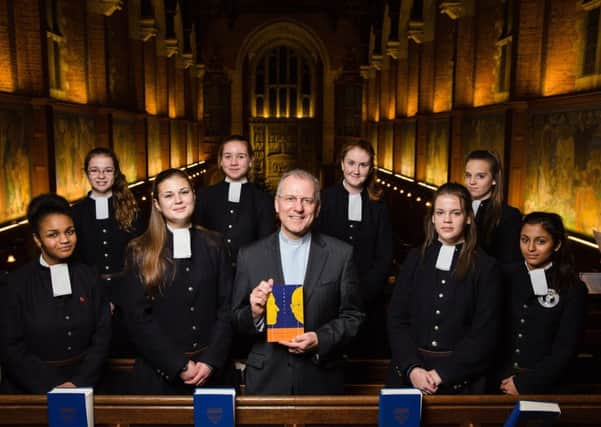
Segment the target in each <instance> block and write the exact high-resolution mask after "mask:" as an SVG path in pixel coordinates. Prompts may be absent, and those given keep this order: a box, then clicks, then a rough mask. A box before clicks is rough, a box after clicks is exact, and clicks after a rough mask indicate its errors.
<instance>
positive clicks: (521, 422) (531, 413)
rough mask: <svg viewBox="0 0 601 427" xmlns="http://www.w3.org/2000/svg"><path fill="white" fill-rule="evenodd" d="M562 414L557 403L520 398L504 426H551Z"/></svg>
mask: <svg viewBox="0 0 601 427" xmlns="http://www.w3.org/2000/svg"><path fill="white" fill-rule="evenodd" d="M560 414H561V410H560V409H559V405H558V404H557V403H554V402H536V401H533V400H519V401H518V402H517V403H516V404H515V406H514V408H513V411H511V414H509V417H508V418H507V421H505V425H504V426H503V427H519V426H528V427H544V426H551V425H553V424H554V423H555V422H556V421H557V420H558V419H559V415H560Z"/></svg>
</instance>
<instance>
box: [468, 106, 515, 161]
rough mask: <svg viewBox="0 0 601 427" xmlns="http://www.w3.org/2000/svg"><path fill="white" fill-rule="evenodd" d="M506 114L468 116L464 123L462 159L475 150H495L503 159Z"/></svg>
mask: <svg viewBox="0 0 601 427" xmlns="http://www.w3.org/2000/svg"><path fill="white" fill-rule="evenodd" d="M504 149H505V114H504V113H495V114H483V115H474V116H466V117H465V119H464V121H463V135H462V150H463V152H462V158H463V159H465V158H466V157H467V155H468V154H469V153H470V152H472V151H474V150H495V151H496V152H497V153H499V155H500V156H501V159H503V156H504V151H505V150H504Z"/></svg>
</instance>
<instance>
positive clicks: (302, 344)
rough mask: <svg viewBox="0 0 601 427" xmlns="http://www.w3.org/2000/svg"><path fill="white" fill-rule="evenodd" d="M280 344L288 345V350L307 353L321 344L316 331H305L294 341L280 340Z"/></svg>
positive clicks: (295, 352)
mask: <svg viewBox="0 0 601 427" xmlns="http://www.w3.org/2000/svg"><path fill="white" fill-rule="evenodd" d="M279 344H282V345H283V346H286V347H288V351H289V352H290V353H294V354H302V353H306V352H307V351H309V350H312V349H314V348H316V347H317V346H318V345H319V339H318V338H317V334H316V333H315V332H305V333H304V334H301V335H297V336H296V337H294V339H293V340H292V341H279Z"/></svg>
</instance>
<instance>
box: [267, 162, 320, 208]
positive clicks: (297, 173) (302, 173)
mask: <svg viewBox="0 0 601 427" xmlns="http://www.w3.org/2000/svg"><path fill="white" fill-rule="evenodd" d="M291 176H294V177H297V178H300V179H306V180H307V181H311V182H312V183H313V188H315V191H314V193H313V198H314V199H315V201H316V202H317V203H319V192H320V190H321V184H320V183H319V180H318V179H317V178H316V177H315V175H313V174H312V173H311V172H307V171H306V170H304V169H292V170H289V171H288V172H285V173H284V174H283V175H282V176H281V177H280V181H279V182H278V188H277V190H276V193H275V194H276V195H277V196H281V193H280V190H281V189H282V182H284V180H285V179H286V178H288V177H291Z"/></svg>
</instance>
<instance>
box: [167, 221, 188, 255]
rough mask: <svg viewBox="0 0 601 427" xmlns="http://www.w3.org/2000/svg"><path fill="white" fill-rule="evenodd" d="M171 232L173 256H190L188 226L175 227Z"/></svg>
mask: <svg viewBox="0 0 601 427" xmlns="http://www.w3.org/2000/svg"><path fill="white" fill-rule="evenodd" d="M171 231H172V232H173V258H175V259H180V258H191V257H192V242H191V241H190V229H189V228H175V229H173V230H171Z"/></svg>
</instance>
